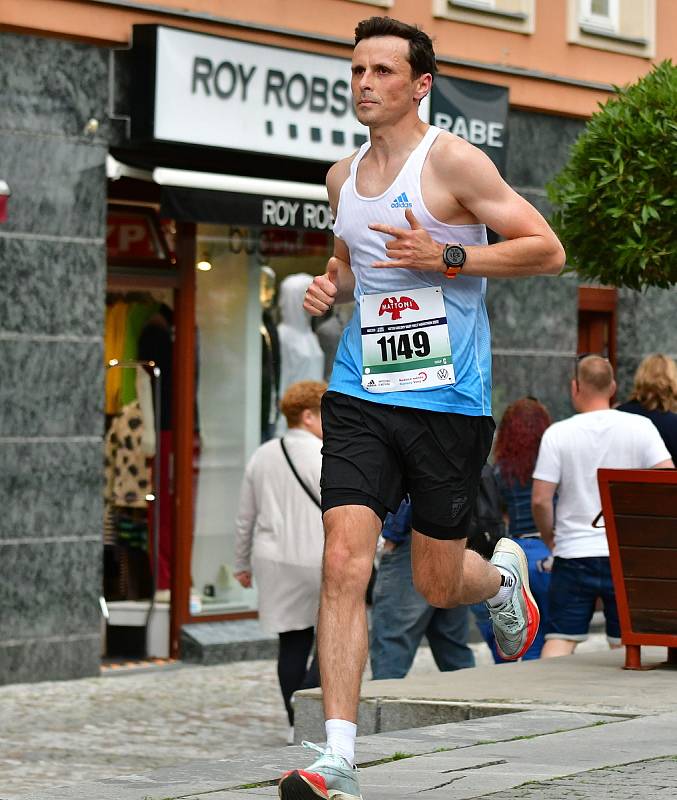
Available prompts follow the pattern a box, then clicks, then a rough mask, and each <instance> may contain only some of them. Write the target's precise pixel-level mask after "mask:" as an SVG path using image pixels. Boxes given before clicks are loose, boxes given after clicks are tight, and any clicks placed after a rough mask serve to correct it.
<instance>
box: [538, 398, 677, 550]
mask: <svg viewBox="0 0 677 800" xmlns="http://www.w3.org/2000/svg"><path fill="white" fill-rule="evenodd" d="M668 459H670V453H669V452H668V450H667V448H666V446H665V444H664V442H663V440H662V439H661V436H660V434H659V433H658V430H657V429H656V427H655V426H654V424H653V422H651V421H650V420H649V419H646V418H645V417H640V416H639V415H637V414H627V413H626V412H624V411H616V410H614V409H604V410H601V411H588V412H586V413H583V414H576V415H574V416H573V417H569V419H565V420H562V421H561V422H556V423H555V424H554V425H551V426H550V427H549V428H548V429H547V430H546V431H545V433H544V434H543V438H542V440H541V446H540V449H539V452H538V460H537V461H536V467H535V468H534V474H533V477H534V478H535V479H537V480H541V481H548V482H550V483H555V484H558V489H557V492H558V499H557V506H556V509H555V548H554V555H556V556H559V557H560V558H588V557H594V556H607V557H608V555H609V545H608V543H607V538H606V530H605V529H604V528H593V527H592V521H593V520H594V519H595V517H596V516H597V514H599V512H600V510H601V508H602V501H601V500H600V496H599V487H598V485H597V470H598V469H599V468H600V467H607V468H610V469H649V468H650V467H653V466H655V465H656V464H660V463H661V462H662V461H666V460H668Z"/></svg>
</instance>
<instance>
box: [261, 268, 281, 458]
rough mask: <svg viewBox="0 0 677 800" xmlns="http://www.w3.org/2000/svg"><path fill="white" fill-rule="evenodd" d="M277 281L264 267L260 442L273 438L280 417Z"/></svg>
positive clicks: (262, 269) (269, 269) (262, 279)
mask: <svg viewBox="0 0 677 800" xmlns="http://www.w3.org/2000/svg"><path fill="white" fill-rule="evenodd" d="M275 281H276V278H275V272H274V271H273V270H272V269H271V268H270V267H267V266H264V267H261V274H260V279H259V295H260V299H261V442H266V441H268V439H270V438H272V437H273V436H274V434H275V424H276V423H277V419H278V416H279V409H278V400H279V397H280V339H279V337H278V333H277V325H276V323H275V319H274V317H273V303H274V300H275Z"/></svg>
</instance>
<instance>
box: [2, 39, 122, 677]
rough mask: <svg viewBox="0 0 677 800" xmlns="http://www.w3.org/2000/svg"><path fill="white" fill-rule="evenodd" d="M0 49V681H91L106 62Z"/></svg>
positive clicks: (48, 49) (64, 48)
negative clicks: (1, 191)
mask: <svg viewBox="0 0 677 800" xmlns="http://www.w3.org/2000/svg"><path fill="white" fill-rule="evenodd" d="M0 49H1V50H2V53H3V58H2V61H1V63H0V107H1V108H2V114H0V176H1V177H2V178H3V179H5V180H7V181H8V183H9V184H10V187H11V189H12V197H11V200H10V208H9V220H8V221H7V222H5V223H3V224H1V225H0V504H1V506H2V514H0V684H2V683H10V682H22V681H36V680H44V679H59V678H71V677H76V676H86V675H94V674H97V673H98V669H99V654H100V611H99V605H98V596H99V594H100V583H101V577H100V573H101V528H102V525H101V520H102V494H101V488H102V480H103V476H102V449H101V435H102V428H103V349H102V337H103V309H104V287H105V270H106V253H105V201H106V177H105V157H106V152H107V138H106V137H107V133H108V127H109V126H108V124H107V121H106V108H107V100H108V52H107V51H106V50H101V49H97V48H95V47H90V46H87V45H82V44H75V43H71V42H65V41H60V40H57V39H43V38H37V37H29V36H19V35H14V34H8V33H2V34H0ZM90 118H95V119H97V120H98V122H99V128H98V130H97V131H96V132H95V133H93V134H92V133H86V132H85V127H86V125H87V122H88V120H90Z"/></svg>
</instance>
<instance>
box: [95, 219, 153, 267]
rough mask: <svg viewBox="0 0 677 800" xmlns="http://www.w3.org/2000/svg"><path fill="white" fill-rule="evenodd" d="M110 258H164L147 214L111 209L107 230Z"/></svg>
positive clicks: (107, 246)
mask: <svg viewBox="0 0 677 800" xmlns="http://www.w3.org/2000/svg"><path fill="white" fill-rule="evenodd" d="M106 248H107V250H108V256H109V258H138V259H148V258H151V259H155V258H162V257H163V256H164V253H163V252H162V249H161V246H160V243H159V241H158V237H157V234H156V232H155V230H154V228H153V226H152V224H151V221H150V219H149V217H148V216H147V215H146V214H143V213H139V214H134V213H120V212H118V211H110V212H109V213H108V222H107V230H106Z"/></svg>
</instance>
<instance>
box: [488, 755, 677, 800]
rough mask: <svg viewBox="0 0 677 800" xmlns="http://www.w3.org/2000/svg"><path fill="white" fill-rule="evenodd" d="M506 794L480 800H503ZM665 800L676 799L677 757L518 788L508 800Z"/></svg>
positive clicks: (641, 762) (496, 794)
mask: <svg viewBox="0 0 677 800" xmlns="http://www.w3.org/2000/svg"><path fill="white" fill-rule="evenodd" d="M505 796H506V793H505V792H496V793H492V794H487V795H482V800H490V799H492V800H493V799H495V800H499V798H500V800H505ZM640 796H641V798H642V800H668V798H674V797H677V756H673V757H669V758H654V759H651V760H650V761H640V762H637V763H634V764H627V765H626V766H621V767H607V768H605V769H595V770H591V771H590V772H581V773H580V774H578V775H569V776H567V777H564V778H557V779H555V780H552V781H543V782H542V783H529V784H525V785H524V786H518V787H517V788H516V789H513V790H512V791H511V792H510V797H511V800H562V798H567V800H605V799H606V798H608V800H636V798H637V797H640Z"/></svg>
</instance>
